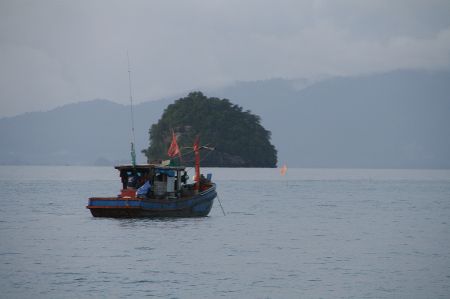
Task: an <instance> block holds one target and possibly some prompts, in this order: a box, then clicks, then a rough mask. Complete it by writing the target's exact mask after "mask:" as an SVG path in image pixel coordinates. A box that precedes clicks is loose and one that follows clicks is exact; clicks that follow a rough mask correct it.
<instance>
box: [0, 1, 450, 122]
mask: <svg viewBox="0 0 450 299" xmlns="http://www.w3.org/2000/svg"><path fill="white" fill-rule="evenodd" d="M449 16H450V4H449V3H448V1H438V0H434V1H427V2H426V3H425V2H423V1H412V0H411V1H403V0H398V1H394V2H392V1H384V0H383V1H381V0H380V1H356V0H348V1H339V2H336V1H312V0H311V1H288V0H286V1H256V0H252V1H245V2H243V1H236V0H231V1H222V0H220V1H219V0H211V1H200V0H190V1H176V2H175V1H162V0H161V1H156V0H153V1H79V2H73V1H39V2H37V1H10V2H6V1H4V2H1V3H0V28H1V29H0V65H2V68H1V70H0V79H1V80H0V105H1V108H2V109H1V113H0V116H4V115H13V114H17V113H20V112H24V111H29V110H39V109H49V108H52V107H55V106H57V105H62V104H65V103H68V102H73V101H80V100H89V99H93V98H108V99H111V100H114V101H117V102H122V103H126V101H127V98H128V86H127V84H128V77H127V76H128V73H127V59H126V51H127V50H128V51H129V53H130V58H131V67H132V76H133V85H134V97H135V99H136V101H137V102H139V101H143V100H148V99H157V98H160V97H164V96H170V95H173V94H178V93H181V92H184V91H186V90H192V89H196V88H211V87H214V86H221V85H225V84H229V83H232V82H234V81H237V80H241V81H242V80H259V79H267V78H273V77H285V78H314V77H317V76H322V75H357V74H363V73H370V72H380V71H389V70H393V69H399V68H406V69H408V68H420V69H448V68H449V66H450V61H449V60H450V58H449V57H450V36H449V35H450V34H449V30H450V17H449Z"/></svg>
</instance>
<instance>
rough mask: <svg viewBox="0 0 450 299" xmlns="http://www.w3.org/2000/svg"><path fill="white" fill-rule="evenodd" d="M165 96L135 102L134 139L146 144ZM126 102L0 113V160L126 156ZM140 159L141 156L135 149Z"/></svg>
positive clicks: (97, 160)
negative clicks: (23, 112)
mask: <svg viewBox="0 0 450 299" xmlns="http://www.w3.org/2000/svg"><path fill="white" fill-rule="evenodd" d="M167 104H168V102H166V101H157V102H147V103H143V104H140V105H136V107H135V127H136V145H137V148H138V149H143V148H146V147H147V146H148V130H149V128H150V126H151V124H152V123H153V122H155V121H156V120H157V119H158V117H160V115H161V114H162V111H163V110H164V108H165V106H166V105H167ZM130 126H131V125H130V107H129V106H124V105H119V104H116V103H114V102H111V101H108V100H93V101H89V102H81V103H76V104H70V105H66V106H63V107H60V108H57V109H54V110H51V111H48V112H33V113H26V114H23V115H19V116H16V117H10V118H3V119H0V138H1V140H2V145H1V147H0V164H19V165H20V164H38V165H41V164H48V165H66V164H67V165H112V164H114V163H119V162H129V160H130V158H129V157H130V140H131V138H130ZM138 161H139V162H144V161H145V158H144V157H143V155H139V157H138Z"/></svg>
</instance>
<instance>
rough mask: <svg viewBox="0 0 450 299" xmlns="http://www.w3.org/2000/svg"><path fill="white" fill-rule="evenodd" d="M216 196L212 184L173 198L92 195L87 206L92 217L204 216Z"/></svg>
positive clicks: (209, 209) (206, 214)
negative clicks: (191, 194)
mask: <svg viewBox="0 0 450 299" xmlns="http://www.w3.org/2000/svg"><path fill="white" fill-rule="evenodd" d="M216 196H217V193H216V187H215V185H213V186H212V187H211V188H209V189H207V190H205V191H203V192H201V193H199V194H197V195H194V196H192V197H187V198H181V199H173V200H167V199H164V200H159V199H141V198H120V197H104V198H102V197H93V198H90V199H89V205H88V206H87V208H88V209H90V211H91V213H92V215H93V216H94V217H114V218H119V217H204V216H208V214H209V212H210V211H211V208H212V206H213V203H214V198H215V197H216Z"/></svg>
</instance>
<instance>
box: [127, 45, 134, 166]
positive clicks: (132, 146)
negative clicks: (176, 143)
mask: <svg viewBox="0 0 450 299" xmlns="http://www.w3.org/2000/svg"><path fill="white" fill-rule="evenodd" d="M127 61H128V87H129V89H130V113H131V164H132V165H133V167H135V166H136V151H135V149H134V144H135V142H136V141H135V137H134V112H133V95H132V88H131V69H130V56H129V55H128V50H127Z"/></svg>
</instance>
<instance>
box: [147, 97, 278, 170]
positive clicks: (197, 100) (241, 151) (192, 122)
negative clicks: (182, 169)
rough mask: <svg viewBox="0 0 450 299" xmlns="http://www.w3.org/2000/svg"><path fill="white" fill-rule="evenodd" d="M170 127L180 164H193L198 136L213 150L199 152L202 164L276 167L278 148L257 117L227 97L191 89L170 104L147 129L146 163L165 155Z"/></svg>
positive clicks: (209, 165)
mask: <svg viewBox="0 0 450 299" xmlns="http://www.w3.org/2000/svg"><path fill="white" fill-rule="evenodd" d="M172 130H174V132H175V134H176V135H177V140H178V144H179V146H180V148H181V151H182V153H183V163H184V164H185V165H187V166H189V165H192V164H193V155H192V156H191V154H189V152H192V149H185V150H183V148H184V147H192V144H193V141H194V139H195V137H196V136H197V135H200V142H201V144H202V145H206V146H209V147H214V148H215V150H214V151H209V152H204V153H202V166H205V167H276V164H277V151H276V149H275V147H274V146H273V145H272V144H271V143H270V135H271V134H270V132H269V131H268V130H266V129H264V127H263V126H262V125H261V122H260V117H259V116H257V115H254V114H252V113H251V112H250V111H248V110H247V111H244V110H243V108H242V107H240V106H238V105H235V104H233V103H231V102H230V101H229V100H227V99H219V98H214V97H212V98H208V97H206V96H205V95H203V93H201V92H192V93H190V94H189V95H188V96H187V97H184V98H180V99H178V100H177V101H175V102H174V103H173V104H171V105H169V106H168V107H167V108H166V109H165V110H164V113H163V115H162V117H161V119H160V120H159V121H158V123H156V124H154V125H152V126H151V128H150V146H149V148H148V149H146V150H143V153H144V154H145V155H146V156H147V159H148V161H149V162H151V161H154V160H157V159H161V158H164V157H167V149H168V146H169V144H170V142H171V138H172V135H171V134H172V133H171V132H172Z"/></svg>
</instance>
